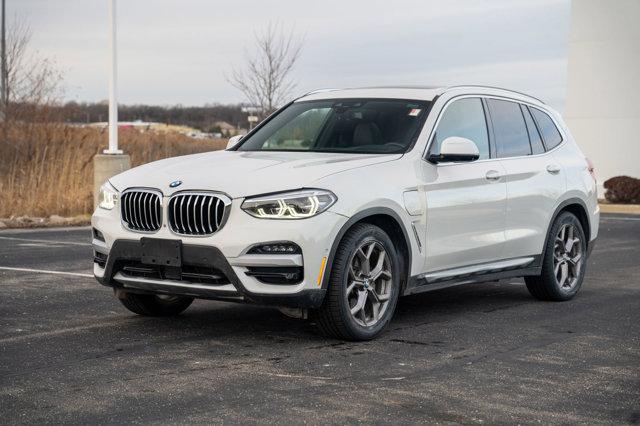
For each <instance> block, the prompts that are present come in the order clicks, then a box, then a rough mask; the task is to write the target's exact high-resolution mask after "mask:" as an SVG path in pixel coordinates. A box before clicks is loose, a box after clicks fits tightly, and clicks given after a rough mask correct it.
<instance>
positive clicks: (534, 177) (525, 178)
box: [486, 99, 566, 258]
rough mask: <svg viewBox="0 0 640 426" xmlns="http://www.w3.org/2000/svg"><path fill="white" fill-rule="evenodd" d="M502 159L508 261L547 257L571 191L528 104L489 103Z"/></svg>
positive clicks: (498, 154)
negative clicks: (554, 218) (561, 204)
mask: <svg viewBox="0 0 640 426" xmlns="http://www.w3.org/2000/svg"><path fill="white" fill-rule="evenodd" d="M486 102H487V105H488V107H489V115H490V118H491V123H492V126H493V133H494V135H495V145H496V154H497V157H498V158H499V159H500V161H501V163H502V165H503V167H504V170H505V173H506V187H507V210H506V226H505V238H506V241H505V252H506V256H507V258H518V257H529V256H534V255H538V254H540V253H541V252H542V247H543V245H544V241H545V238H546V234H547V227H548V225H549V221H550V218H551V215H552V213H553V210H554V208H555V206H556V204H557V200H558V199H559V198H560V196H561V195H562V194H563V193H564V191H565V186H566V185H565V178H564V176H563V173H564V172H563V170H562V168H561V166H560V163H559V162H558V161H556V159H555V158H554V156H553V153H551V152H545V146H544V144H543V139H542V137H541V135H540V130H539V126H538V125H537V122H536V121H535V120H534V118H533V117H532V115H531V111H530V108H529V107H528V106H526V105H523V104H520V103H517V102H515V101H509V100H504V99H487V100H486Z"/></svg>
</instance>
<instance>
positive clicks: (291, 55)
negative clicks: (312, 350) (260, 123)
mask: <svg viewBox="0 0 640 426" xmlns="http://www.w3.org/2000/svg"><path fill="white" fill-rule="evenodd" d="M254 36H255V42H256V50H255V52H254V53H253V54H251V55H250V54H245V56H246V64H245V67H244V68H234V69H233V70H232V72H231V74H230V75H228V76H226V78H227V81H229V83H231V84H232V85H233V86H234V87H236V88H237V89H238V90H240V91H242V93H244V95H245V97H246V98H247V100H248V101H249V102H250V103H251V104H253V105H254V106H257V107H259V108H260V110H261V113H262V115H263V116H264V115H267V114H270V113H271V112H273V111H274V110H275V109H276V108H277V107H278V106H279V105H280V104H281V103H282V102H283V101H284V100H285V99H286V98H287V96H289V95H290V94H291V92H292V91H293V89H294V88H295V86H296V85H295V82H294V81H293V80H292V79H291V71H292V70H293V68H294V66H295V64H296V62H297V61H298V59H299V58H300V53H301V51H302V45H303V39H302V38H299V37H296V35H295V34H294V31H293V29H292V30H290V31H289V32H286V31H285V30H284V28H283V27H282V26H281V25H280V24H277V23H269V24H268V25H267V27H266V28H265V29H264V30H263V31H261V32H256V33H255V34H254Z"/></svg>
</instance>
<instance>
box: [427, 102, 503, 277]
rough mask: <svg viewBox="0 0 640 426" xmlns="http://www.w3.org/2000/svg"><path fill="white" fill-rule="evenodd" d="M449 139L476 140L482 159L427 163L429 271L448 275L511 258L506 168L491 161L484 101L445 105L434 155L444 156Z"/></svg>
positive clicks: (435, 142) (495, 160)
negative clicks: (507, 255)
mask: <svg viewBox="0 0 640 426" xmlns="http://www.w3.org/2000/svg"><path fill="white" fill-rule="evenodd" d="M449 136H458V137H464V138H467V139H470V140H471V141H473V142H474V143H475V144H476V145H477V146H478V150H479V152H480V159H479V160H477V161H473V162H461V163H439V164H435V165H434V164H431V163H428V162H424V164H423V179H424V180H423V184H424V190H425V193H426V210H427V218H426V223H427V226H426V242H427V243H426V270H425V272H427V273H431V272H436V271H438V272H442V271H445V273H446V270H449V269H454V268H459V267H463V266H475V265H482V264H484V263H489V262H495V261H498V260H501V259H503V258H504V256H505V255H504V242H505V233H504V228H505V220H506V195H507V189H506V183H505V177H504V175H505V170H504V168H503V166H502V164H501V162H500V161H499V160H497V159H493V158H491V154H490V152H491V150H490V145H489V133H488V131H487V121H486V116H485V111H484V105H483V102H482V100H481V99H480V98H477V97H467V98H461V99H458V100H454V101H452V102H450V103H449V104H447V106H445V110H444V111H443V112H442V114H441V116H440V119H439V121H438V122H437V124H436V131H435V132H434V134H433V140H432V143H431V145H430V148H429V152H430V153H434V154H437V153H439V149H440V144H441V143H442V141H443V140H444V139H446V138H447V137H449ZM479 267H480V268H481V266H479Z"/></svg>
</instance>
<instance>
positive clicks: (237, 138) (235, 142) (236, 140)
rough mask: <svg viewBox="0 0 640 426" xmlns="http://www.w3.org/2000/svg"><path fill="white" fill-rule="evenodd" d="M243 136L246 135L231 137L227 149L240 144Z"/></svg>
mask: <svg viewBox="0 0 640 426" xmlns="http://www.w3.org/2000/svg"><path fill="white" fill-rule="evenodd" d="M243 137H244V135H236V136H233V137H231V138H229V141H228V142H227V148H226V149H229V148H233V147H234V146H236V145H238V143H239V142H240V141H241V140H242V138H243Z"/></svg>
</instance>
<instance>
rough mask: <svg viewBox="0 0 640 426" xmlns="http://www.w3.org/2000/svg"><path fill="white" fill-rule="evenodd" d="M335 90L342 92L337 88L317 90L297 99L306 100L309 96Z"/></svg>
mask: <svg viewBox="0 0 640 426" xmlns="http://www.w3.org/2000/svg"><path fill="white" fill-rule="evenodd" d="M334 90H340V89H338V88H335V87H332V88H326V89H315V90H312V91H310V92H307V93H305V94H304V95H302V96H298V98H297V99H300V98H304V97H305V96H309V95H315V94H316V93H322V92H333V91H334Z"/></svg>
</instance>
